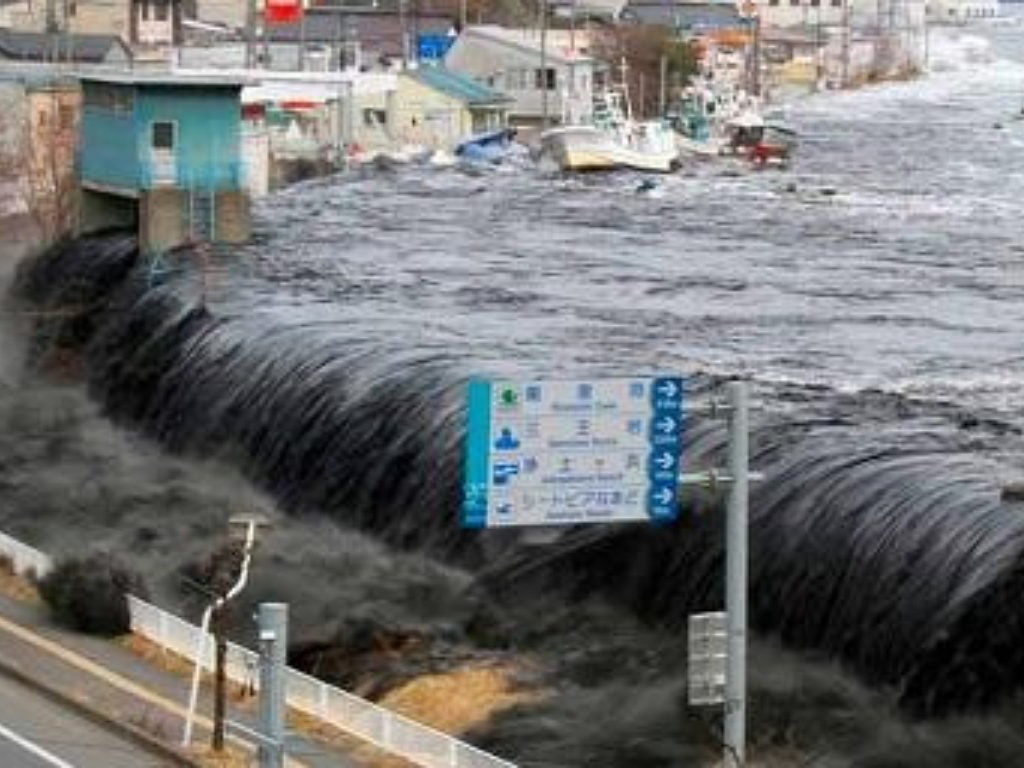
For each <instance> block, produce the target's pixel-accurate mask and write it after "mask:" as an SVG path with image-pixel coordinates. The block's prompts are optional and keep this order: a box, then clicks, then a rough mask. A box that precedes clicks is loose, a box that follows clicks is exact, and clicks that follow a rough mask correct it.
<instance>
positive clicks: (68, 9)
mask: <svg viewBox="0 0 1024 768" xmlns="http://www.w3.org/2000/svg"><path fill="white" fill-rule="evenodd" d="M181 5H182V0H106V1H104V0H66V1H64V2H57V1H56V0H54V2H51V3H47V2H39V0H13V2H10V1H4V0H0V21H2V22H3V24H0V26H6V27H8V28H10V29H11V30H13V31H21V32H46V31H48V30H50V31H56V32H59V33H61V34H64V35H70V36H73V37H74V38H76V39H77V38H79V37H85V36H115V37H119V38H120V39H121V40H122V41H123V42H125V43H126V44H128V45H129V46H132V47H136V46H138V47H143V48H144V47H151V46H170V45H175V44H177V43H179V42H181Z"/></svg>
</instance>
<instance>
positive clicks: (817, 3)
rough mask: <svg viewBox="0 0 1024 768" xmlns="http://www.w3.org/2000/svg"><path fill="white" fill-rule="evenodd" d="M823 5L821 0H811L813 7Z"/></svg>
mask: <svg viewBox="0 0 1024 768" xmlns="http://www.w3.org/2000/svg"><path fill="white" fill-rule="evenodd" d="M819 7H821V0H811V8H819Z"/></svg>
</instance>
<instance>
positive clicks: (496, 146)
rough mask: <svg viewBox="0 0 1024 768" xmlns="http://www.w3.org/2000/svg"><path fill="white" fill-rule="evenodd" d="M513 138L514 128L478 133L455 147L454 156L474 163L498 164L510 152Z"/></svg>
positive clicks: (514, 134)
mask: <svg viewBox="0 0 1024 768" xmlns="http://www.w3.org/2000/svg"><path fill="white" fill-rule="evenodd" d="M515 136H516V129H515V128H499V129H498V130H495V131H487V132H486V133H478V134H476V135H475V136H470V137H469V138H468V139H466V140H465V141H463V142H461V143H459V144H458V145H457V146H456V147H455V156H456V157H457V158H459V159H461V160H469V161H470V162H475V163H500V162H501V161H502V160H504V159H505V156H506V155H508V153H509V151H510V150H511V148H512V140H513V139H514V138H515Z"/></svg>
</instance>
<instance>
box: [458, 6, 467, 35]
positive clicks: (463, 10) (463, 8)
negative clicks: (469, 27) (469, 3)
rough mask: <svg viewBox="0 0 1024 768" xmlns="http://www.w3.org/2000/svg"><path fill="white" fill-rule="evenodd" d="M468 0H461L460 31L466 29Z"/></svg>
mask: <svg viewBox="0 0 1024 768" xmlns="http://www.w3.org/2000/svg"><path fill="white" fill-rule="evenodd" d="M467 23H468V22H467V21H466V0H459V33H462V32H465V31H466V24H467Z"/></svg>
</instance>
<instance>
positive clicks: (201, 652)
mask: <svg viewBox="0 0 1024 768" xmlns="http://www.w3.org/2000/svg"><path fill="white" fill-rule="evenodd" d="M228 526H229V530H230V531H231V532H232V533H233V534H238V535H240V536H243V537H244V538H242V539H241V541H242V564H241V568H240V569H239V573H238V579H237V581H235V583H234V585H232V587H231V588H230V589H229V590H228V591H227V592H225V593H224V595H223V596H221V597H218V598H217V599H216V600H214V601H213V602H212V603H210V604H209V605H208V606H206V610H204V611H203V618H202V620H201V622H200V624H199V635H198V638H197V646H196V650H195V661H196V665H195V667H194V668H193V670H192V684H191V686H190V687H189V695H188V706H187V708H186V713H185V727H184V728H183V730H182V736H181V746H182V747H185V748H186V749H187V748H188V747H189V746H190V745H191V744H192V725H193V721H194V719H195V712H196V704H197V703H198V700H199V681H200V677H201V676H202V669H203V664H204V662H205V659H206V638H207V635H208V632H209V629H210V620H211V618H212V616H213V614H214V613H215V612H219V611H220V610H221V609H223V608H224V606H225V604H226V603H228V602H229V601H230V600H232V599H233V598H235V597H237V596H238V594H239V593H240V592H241V591H242V590H243V589H245V585H246V583H247V582H248V580H249V565H250V564H251V562H252V552H253V549H254V548H255V546H256V532H257V530H258V529H259V528H266V527H267V526H268V523H267V522H266V521H265V520H264V519H262V518H260V517H256V516H252V517H244V516H235V517H232V518H231V519H230V520H228ZM223 634H224V633H223V632H220V633H219V636H221V637H223ZM215 730H216V729H215ZM221 739H223V736H221ZM221 743H223V741H222V742H221Z"/></svg>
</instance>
